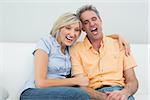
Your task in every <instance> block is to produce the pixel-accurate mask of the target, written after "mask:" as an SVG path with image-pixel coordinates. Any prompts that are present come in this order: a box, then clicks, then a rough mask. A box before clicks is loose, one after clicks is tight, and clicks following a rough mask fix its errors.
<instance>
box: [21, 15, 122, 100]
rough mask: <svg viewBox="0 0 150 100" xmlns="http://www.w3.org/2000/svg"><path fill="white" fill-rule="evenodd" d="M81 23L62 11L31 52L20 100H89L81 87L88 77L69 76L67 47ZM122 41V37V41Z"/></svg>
mask: <svg viewBox="0 0 150 100" xmlns="http://www.w3.org/2000/svg"><path fill="white" fill-rule="evenodd" d="M81 29H82V24H81V22H80V20H79V19H78V18H77V17H76V15H75V14H73V13H65V14H63V15H62V16H60V17H59V18H58V20H57V21H56V22H55V23H54V25H53V28H52V30H51V34H50V36H48V37H44V38H42V39H41V40H40V41H39V42H38V43H37V46H36V48H35V50H34V52H33V55H34V56H35V61H34V65H35V68H34V73H33V76H32V77H31V79H30V80H29V81H27V83H26V84H25V87H24V89H23V92H22V93H21V96H20V100H89V98H90V97H89V95H88V94H87V93H86V92H84V91H83V90H82V89H80V88H75V87H71V86H82V87H84V86H88V84H89V80H88V78H87V77H83V76H78V77H73V78H70V77H69V75H70V70H71V62H70V53H69V50H70V46H71V45H72V44H73V43H74V42H75V41H76V40H77V39H78V37H79V36H80V34H81ZM121 41H122V40H121Z"/></svg>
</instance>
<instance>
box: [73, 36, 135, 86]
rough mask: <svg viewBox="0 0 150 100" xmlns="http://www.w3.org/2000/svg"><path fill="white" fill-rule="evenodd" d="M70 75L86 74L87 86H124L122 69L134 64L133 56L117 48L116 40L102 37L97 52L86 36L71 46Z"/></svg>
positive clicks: (131, 66)
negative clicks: (88, 81)
mask: <svg viewBox="0 0 150 100" xmlns="http://www.w3.org/2000/svg"><path fill="white" fill-rule="evenodd" d="M70 53H71V62H72V76H74V75H78V74H84V75H86V76H87V77H88V78H89V80H90V83H89V87H91V88H94V89H96V88H99V87H102V86H103V85H111V86H114V85H120V86H124V85H125V82H124V77H123V71H124V70H127V69H129V68H133V67H135V66H136V63H135V61H134V59H133V56H132V55H131V54H130V56H128V57H127V56H126V55H125V51H124V49H123V48H122V49H120V48H119V44H118V40H116V39H112V38H110V37H103V40H102V42H101V47H100V49H99V53H98V52H97V51H96V50H95V49H93V47H92V45H91V43H90V42H89V40H88V38H87V37H85V39H84V41H83V42H80V43H77V44H76V45H74V46H73V47H72V48H71V52H70Z"/></svg>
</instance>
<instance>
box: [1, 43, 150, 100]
mask: <svg viewBox="0 0 150 100" xmlns="http://www.w3.org/2000/svg"><path fill="white" fill-rule="evenodd" d="M34 47H35V43H0V87H3V88H4V89H6V90H7V92H8V94H9V97H8V99H7V100H19V91H20V89H21V88H22V86H23V84H24V82H25V81H26V80H27V79H28V78H29V76H30V73H31V70H32V67H33V55H32V51H33V48H34ZM131 48H132V51H133V55H134V57H135V59H136V62H137V64H138V67H136V68H135V71H136V74H137V77H138V80H139V83H140V86H139V90H138V91H137V93H136V94H135V98H136V100H150V96H149V95H150V91H148V90H150V87H149V86H148V84H149V83H150V79H149V77H148V75H149V76H150V73H148V71H149V68H148V65H150V63H148V59H149V58H148V57H150V54H149V53H148V51H150V48H149V50H148V45H147V44H133V45H131ZM149 67H150V66H149ZM148 79H149V80H148ZM3 92H4V91H3ZM4 94H5V93H3V94H2V95H4ZM2 95H0V96H1V97H2Z"/></svg>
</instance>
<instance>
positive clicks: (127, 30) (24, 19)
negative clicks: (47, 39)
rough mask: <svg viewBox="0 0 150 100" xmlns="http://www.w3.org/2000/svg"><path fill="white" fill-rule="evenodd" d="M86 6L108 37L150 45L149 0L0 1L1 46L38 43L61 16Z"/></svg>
mask: <svg viewBox="0 0 150 100" xmlns="http://www.w3.org/2000/svg"><path fill="white" fill-rule="evenodd" d="M84 4H93V5H94V6H96V7H97V9H98V10H99V11H100V15H101V16H102V19H103V22H104V32H105V33H107V34H110V33H112V32H115V33H120V34H122V35H123V36H124V37H125V38H127V39H128V40H129V41H130V42H131V43H147V41H148V39H147V37H148V24H147V20H148V19H147V17H148V16H147V8H148V6H147V3H146V0H132V1H130V0H94V1H93V0H84V1H82V2H81V1H79V0H77V1H74V0H61V2H60V1H58V0H55V1H54V0H51V1H48V0H37V1H36V0H20V1H19V0H1V2H0V6H1V7H0V8H1V11H0V14H1V15H0V18H1V20H0V21H1V22H2V25H1V29H0V35H1V37H3V38H0V42H35V41H37V40H39V38H40V37H42V36H43V35H47V34H48V33H49V32H50V28H51V27H52V25H53V23H54V21H55V20H56V19H57V18H58V16H60V15H61V14H62V13H64V12H67V11H71V12H74V11H76V10H77V8H79V7H81V6H82V5H84Z"/></svg>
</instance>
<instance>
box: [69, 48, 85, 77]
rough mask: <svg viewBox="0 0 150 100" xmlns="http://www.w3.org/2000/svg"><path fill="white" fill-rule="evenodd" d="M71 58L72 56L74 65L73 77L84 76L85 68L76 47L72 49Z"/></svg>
mask: <svg viewBox="0 0 150 100" xmlns="http://www.w3.org/2000/svg"><path fill="white" fill-rule="evenodd" d="M70 56H71V63H72V70H71V75H72V76H75V75H79V74H84V71H83V66H82V63H81V57H80V54H79V51H78V49H77V48H76V47H72V48H71V50H70Z"/></svg>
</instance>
